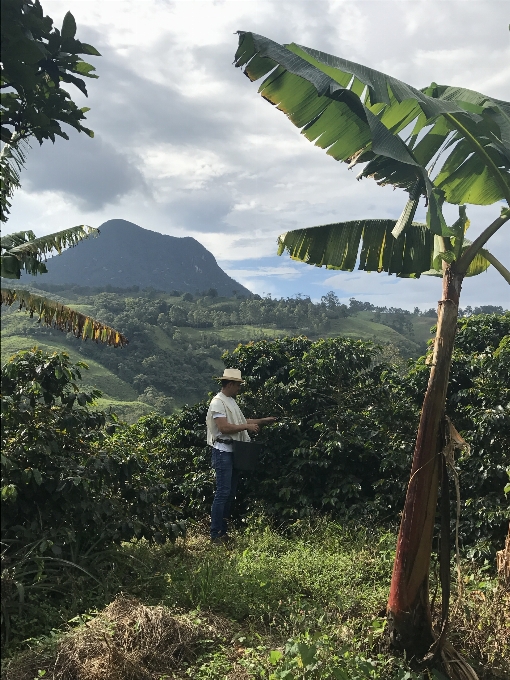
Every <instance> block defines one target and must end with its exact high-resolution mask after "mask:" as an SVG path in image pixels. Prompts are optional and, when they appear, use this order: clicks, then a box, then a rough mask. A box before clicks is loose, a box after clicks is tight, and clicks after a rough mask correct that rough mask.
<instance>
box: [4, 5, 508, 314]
mask: <svg viewBox="0 0 510 680" xmlns="http://www.w3.org/2000/svg"><path fill="white" fill-rule="evenodd" d="M42 6H43V9H44V11H45V13H46V14H49V15H50V16H51V17H52V18H53V19H54V21H55V24H56V25H57V27H59V26H60V25H61V22H62V19H63V17H64V15H65V13H66V12H67V11H68V10H70V11H71V12H72V13H73V15H74V17H75V19H76V22H77V25H78V31H77V37H78V38H79V39H80V40H82V41H84V42H88V43H90V44H92V45H94V46H95V47H96V48H97V49H98V50H99V52H100V53H101V55H102V56H101V57H88V58H87V60H88V61H90V63H92V64H93V65H94V66H95V67H96V69H97V74H98V75H99V76H100V77H99V79H98V80H89V79H87V81H86V82H87V88H88V91H89V97H88V99H85V97H84V96H83V95H81V93H80V92H79V91H78V90H77V89H76V88H73V87H72V86H69V92H70V93H71V95H72V97H73V99H74V100H75V101H76V102H77V103H78V104H79V105H81V106H85V105H86V106H89V107H90V108H91V110H90V112H89V113H87V121H86V122H85V125H86V126H88V127H90V128H92V129H93V130H94V132H95V137H94V139H90V138H88V137H87V136H85V135H84V134H79V133H77V132H76V131H74V130H70V132H69V136H70V141H64V140H61V139H58V140H57V142H56V143H55V144H54V145H53V144H52V143H51V142H49V141H48V142H45V143H44V144H43V145H42V146H41V147H39V146H38V144H37V142H35V144H33V145H32V149H31V150H30V152H29V155H28V159H27V165H26V168H25V169H24V171H23V173H22V178H21V179H22V189H21V190H19V191H18V192H17V193H16V195H15V196H14V200H13V208H12V210H11V218H10V221H9V224H8V227H9V228H8V231H18V230H20V229H33V230H34V231H35V232H36V234H37V235H43V234H46V233H51V232H53V231H57V230H59V229H63V228H66V227H70V226H74V225H76V224H88V225H90V226H94V227H97V226H99V225H100V224H102V223H103V222H105V221H106V220H108V219H116V218H121V219H126V220H129V221H131V222H134V223H136V224H138V225H139V226H141V227H143V228H145V229H151V230H153V231H158V232H161V233H164V234H170V235H173V236H193V237H194V238H196V239H197V240H198V241H200V243H202V244H203V245H204V246H205V247H206V248H208V249H209V250H210V251H211V252H212V253H213V254H214V256H215V257H216V259H217V261H218V264H219V265H220V266H221V267H222V268H223V269H224V270H225V271H226V272H227V273H228V274H229V275H231V276H233V277H234V278H235V279H236V280H238V281H239V282H241V283H242V284H243V285H245V286H246V287H247V288H249V289H250V290H251V291H252V292H254V293H258V294H260V295H268V294H270V295H272V296H273V297H282V296H283V297H288V296H293V295H296V294H302V295H308V296H310V297H311V298H312V299H313V300H318V299H320V297H321V296H322V295H324V294H325V293H327V292H328V291H330V290H333V291H335V293H336V294H337V296H338V297H339V298H340V299H341V300H342V301H344V302H346V301H348V299H349V298H350V297H356V298H357V299H360V300H367V301H370V302H372V303H373V304H376V305H383V306H384V305H386V306H397V307H406V308H409V309H412V308H414V307H415V306H418V307H420V308H422V309H428V308H430V307H435V306H436V304H437V300H438V299H439V297H440V293H441V282H440V280H439V279H437V278H433V277H421V278H420V279H419V280H402V279H398V278H396V277H395V276H388V275H387V274H377V273H371V274H368V273H366V272H360V271H356V270H354V271H353V272H337V271H331V270H326V269H320V268H316V267H310V266H308V265H306V264H301V263H296V262H294V261H292V260H290V259H289V258H288V256H282V257H277V256H276V238H277V236H278V235H279V234H281V233H283V232H286V231H289V230H291V229H297V228H301V227H311V226H316V225H319V224H328V223H331V222H338V221H344V220H349V219H355V218H368V217H379V218H394V219H396V218H398V216H399V215H400V213H401V211H402V208H403V205H404V204H405V201H406V199H407V195H406V194H404V193H403V192H402V191H400V190H393V189H392V188H391V187H384V188H381V187H378V186H377V184H376V183H375V182H374V181H373V180H370V179H364V180H363V181H361V182H358V181H356V178H355V173H356V174H357V172H356V170H355V171H354V172H353V171H349V170H348V168H347V165H346V164H343V163H338V162H336V161H334V160H333V159H332V158H331V157H329V156H327V155H326V153H325V151H323V150H322V149H319V148H318V147H315V146H314V145H313V144H312V143H310V142H309V141H308V140H306V139H305V138H304V137H303V136H302V135H301V134H300V133H299V130H297V129H296V128H295V127H294V125H293V124H292V123H291V122H290V121H289V120H288V119H287V118H286V116H285V115H284V114H283V113H281V112H280V111H277V110H276V109H275V108H274V107H273V106H271V105H270V104H269V103H268V102H267V101H265V100H264V99H262V98H261V97H260V95H258V94H257V87H258V84H256V83H250V81H249V80H248V79H247V78H246V77H245V76H244V75H243V73H242V71H241V69H236V68H234V66H233V63H232V62H233V59H234V54H235V51H236V48H237V42H238V40H237V35H235V32H236V31H237V30H244V31H253V32H256V33H260V34H262V35H265V36H267V37H269V38H271V39H273V40H275V41H277V42H280V43H288V42H297V43H299V44H303V45H307V46H309V47H313V48H316V49H320V50H322V51H324V52H329V53H331V54H335V55H337V56H341V57H344V58H346V59H349V60H351V61H356V62H360V63H362V64H366V65H368V66H371V67H373V68H376V69H378V70H380V71H384V72H385V73H388V74H390V75H392V76H395V77H397V78H400V79H401V80H404V81H405V82H407V83H410V84H411V85H414V86H415V87H424V86H426V85H428V84H429V83H430V82H432V81H435V82H438V83H441V84H449V85H458V86H463V87H468V88H471V89H474V90H478V91H481V92H484V93H485V94H489V95H491V96H493V97H496V98H499V99H505V100H509V99H510V33H509V21H510V11H509V4H508V2H507V0H440V1H439V2H436V0H355V1H353V0H306V1H304V2H303V1H302V0H176V1H174V2H171V1H166V0H136V1H132V0H100V1H97V0H65V1H61V0H42ZM456 210H457V209H456V208H454V207H450V208H448V210H447V213H446V215H447V218H448V217H449V218H451V221H453V220H454V219H456V216H457V215H456ZM498 214H499V206H498V205H493V206H488V207H476V206H470V207H468V216H469V217H470V219H471V228H470V232H469V234H468V236H469V237H470V238H473V237H474V236H476V235H477V234H478V233H480V232H481V231H482V230H483V229H484V228H485V227H486V226H487V225H488V224H490V222H492V221H493V219H494V218H495V217H497V216H498ZM424 217H425V210H424V208H423V206H422V207H421V208H420V209H419V211H418V213H417V216H416V219H424ZM447 221H448V219H447ZM509 237H510V223H507V224H506V225H505V226H504V227H503V228H502V229H500V231H499V232H498V233H497V234H496V235H495V236H494V237H493V238H492V239H491V240H490V241H489V244H488V247H489V249H490V250H492V251H493V252H494V254H495V255H496V256H497V257H498V258H499V259H500V260H501V261H502V262H503V264H505V266H506V267H507V268H510V238H509ZM509 303H510V288H509V287H508V284H507V283H506V282H505V281H504V280H503V279H502V277H501V276H500V275H499V274H498V273H497V272H496V271H494V270H493V268H492V267H490V268H489V270H488V271H487V272H486V273H484V274H482V275H480V276H476V277H473V278H471V279H467V280H466V281H465V283H464V287H463V294H462V298H461V306H466V305H471V306H477V305H484V304H497V305H503V306H504V307H506V308H508V307H510V304H509Z"/></svg>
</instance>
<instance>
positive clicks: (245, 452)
mask: <svg viewBox="0 0 510 680" xmlns="http://www.w3.org/2000/svg"><path fill="white" fill-rule="evenodd" d="M232 449H233V452H232V464H233V467H234V470H241V471H244V472H254V471H255V470H258V469H259V467H260V456H261V454H262V452H263V450H264V445H263V444H259V443H258V442H238V441H236V440H235V439H234V441H233V442H232Z"/></svg>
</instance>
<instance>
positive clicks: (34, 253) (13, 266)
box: [0, 225, 99, 279]
mask: <svg viewBox="0 0 510 680" xmlns="http://www.w3.org/2000/svg"><path fill="white" fill-rule="evenodd" d="M98 234H99V230H98V229H93V228H92V227H87V226H85V225H79V226H77V227H71V228H70V229H64V230H62V231H58V232H55V233H54V234H48V235H47V236H41V237H39V238H36V236H35V234H34V232H33V231H30V230H28V231H18V232H16V233H14V234H7V235H6V236H2V238H1V239H0V249H1V256H0V259H1V276H2V277H3V278H5V279H19V278H20V276H21V270H23V269H24V270H25V271H26V272H27V273H28V274H33V275H35V274H44V273H45V272H47V271H48V270H47V268H46V265H45V263H44V262H43V261H42V258H43V257H46V256H47V255H48V254H49V253H51V252H52V251H56V252H57V253H58V254H59V255H60V253H61V252H62V251H63V250H64V248H69V247H71V246H75V245H76V244H77V243H79V242H80V241H83V239H85V238H88V237H89V236H91V235H92V236H97V235H98Z"/></svg>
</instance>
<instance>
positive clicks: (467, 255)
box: [455, 216, 510, 274]
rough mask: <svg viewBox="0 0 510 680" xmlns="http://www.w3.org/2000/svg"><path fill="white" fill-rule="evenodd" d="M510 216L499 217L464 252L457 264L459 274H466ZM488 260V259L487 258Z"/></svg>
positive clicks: (456, 269) (456, 268)
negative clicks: (477, 256)
mask: <svg viewBox="0 0 510 680" xmlns="http://www.w3.org/2000/svg"><path fill="white" fill-rule="evenodd" d="M509 219H510V216H501V217H498V218H497V219H496V220H494V222H493V223H492V224H490V225H489V226H488V227H487V229H485V231H482V233H481V234H480V236H478V238H476V239H475V240H474V241H473V243H472V244H471V245H470V246H469V248H467V249H466V250H465V251H464V254H463V255H462V257H461V258H460V259H459V260H457V262H456V263H455V271H457V272H458V273H459V274H465V273H466V272H467V270H468V267H469V265H470V264H471V262H472V261H473V260H474V258H475V256H476V255H477V254H478V252H479V251H480V249H481V248H482V247H483V246H484V245H485V244H486V243H487V241H488V240H489V239H490V237H491V236H493V235H494V234H495V233H496V232H497V231H498V229H500V228H501V227H502V226H503V225H504V224H505V222H508V220H509ZM487 259H488V258H487Z"/></svg>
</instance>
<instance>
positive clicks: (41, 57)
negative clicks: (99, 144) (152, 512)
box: [0, 0, 100, 221]
mask: <svg viewBox="0 0 510 680" xmlns="http://www.w3.org/2000/svg"><path fill="white" fill-rule="evenodd" d="M1 9H2V27H1V39H2V46H1V62H2V68H1V87H2V91H3V92H2V100H1V109H0V123H1V128H0V134H1V140H2V142H3V144H5V147H4V149H3V150H2V156H1V160H0V171H1V177H2V188H1V192H0V208H1V214H2V221H6V220H7V215H8V213H9V207H10V202H9V199H10V198H11V196H12V193H13V191H14V189H16V188H18V187H19V171H20V169H21V167H22V166H23V164H24V162H25V152H26V146H27V143H26V142H27V140H28V139H29V138H30V137H35V138H36V139H37V141H38V142H39V143H40V144H42V143H43V141H44V140H45V139H51V140H52V141H53V142H54V141H55V138H56V136H60V137H63V138H64V139H69V137H68V135H67V133H66V132H65V131H64V130H63V129H62V127H61V123H65V124H67V125H70V126H71V127H74V128H75V129H76V130H78V132H85V134H87V135H89V136H90V137H93V136H94V133H93V132H92V130H89V129H88V128H86V127H84V126H83V124H82V121H83V120H84V119H85V113H86V112H87V111H88V109H87V108H86V107H85V108H79V107H78V106H77V105H76V104H75V103H74V102H73V100H72V99H71V97H70V95H69V93H68V92H67V91H66V90H65V89H64V88H63V87H62V86H61V83H69V84H72V85H75V86H76V87H77V88H78V89H79V90H80V91H81V92H83V94H85V95H87V88H86V86H85V81H84V80H83V77H87V78H97V76H96V75H95V74H94V70H95V68H94V66H92V65H91V64H88V63H87V62H85V61H83V59H82V58H81V57H80V56H79V55H80V54H87V55H93V56H100V55H99V52H98V51H97V50H96V49H95V48H94V47H92V45H87V44H86V43H82V42H80V41H79V40H77V39H76V37H75V36H76V22H75V20H74V17H73V15H72V14H71V13H70V12H67V14H66V15H65V17H64V21H63V23H62V28H61V30H60V31H59V30H58V29H57V28H55V27H54V26H53V19H51V17H49V16H44V14H43V10H42V7H41V4H40V2H39V0H2V2H1Z"/></svg>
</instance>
